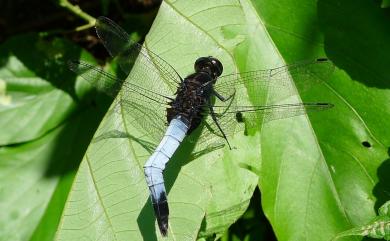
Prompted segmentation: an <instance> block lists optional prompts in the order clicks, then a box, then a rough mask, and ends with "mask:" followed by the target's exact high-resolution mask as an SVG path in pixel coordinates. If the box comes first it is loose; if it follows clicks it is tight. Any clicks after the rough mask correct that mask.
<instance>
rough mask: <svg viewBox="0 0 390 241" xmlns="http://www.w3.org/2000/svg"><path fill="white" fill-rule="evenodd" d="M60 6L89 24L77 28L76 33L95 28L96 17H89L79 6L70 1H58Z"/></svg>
mask: <svg viewBox="0 0 390 241" xmlns="http://www.w3.org/2000/svg"><path fill="white" fill-rule="evenodd" d="M58 4H59V5H60V6H61V7H64V8H66V9H68V10H69V11H71V12H72V13H74V14H75V15H77V16H79V17H80V18H82V19H84V20H85V21H87V22H88V23H87V24H85V25H82V26H79V27H77V28H76V29H75V30H76V31H82V30H85V29H88V28H91V27H93V26H95V21H96V19H95V18H94V17H92V16H91V15H89V14H88V13H86V12H84V11H83V10H81V8H80V7H79V6H78V5H73V4H71V3H70V2H69V1H68V0H58Z"/></svg>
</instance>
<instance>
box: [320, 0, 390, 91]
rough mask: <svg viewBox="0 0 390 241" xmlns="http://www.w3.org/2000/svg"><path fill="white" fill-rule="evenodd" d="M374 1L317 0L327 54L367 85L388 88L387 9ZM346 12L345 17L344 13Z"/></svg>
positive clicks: (389, 86)
mask: <svg viewBox="0 0 390 241" xmlns="http://www.w3.org/2000/svg"><path fill="white" fill-rule="evenodd" d="M379 4H380V3H378V2H377V1H354V0H319V1H318V3H317V11H318V18H319V23H320V27H321V29H322V31H323V33H324V45H325V52H326V54H327V56H328V57H329V58H330V59H331V60H332V62H333V63H334V64H335V65H336V66H337V67H339V68H341V69H343V70H345V71H346V72H347V73H348V75H349V76H350V77H351V78H352V79H354V80H357V81H359V82H362V83H363V84H365V85H366V86H370V87H377V88H386V89H388V88H390V68H389V66H388V63H389V62H390V45H389V44H388V43H389V42H390V32H389V31H388V23H389V20H390V14H389V13H390V10H389V9H382V8H380V6H379ZM346 16H348V17H346Z"/></svg>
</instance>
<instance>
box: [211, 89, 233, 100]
mask: <svg viewBox="0 0 390 241" xmlns="http://www.w3.org/2000/svg"><path fill="white" fill-rule="evenodd" d="M213 93H214V95H215V96H216V97H217V98H218V99H219V100H220V101H222V102H225V101H228V100H230V99H231V98H232V97H233V96H234V93H233V94H231V95H230V96H229V97H227V98H226V97H223V96H222V95H221V94H220V93H218V92H217V91H215V90H213Z"/></svg>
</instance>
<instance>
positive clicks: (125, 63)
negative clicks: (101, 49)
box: [96, 17, 182, 91]
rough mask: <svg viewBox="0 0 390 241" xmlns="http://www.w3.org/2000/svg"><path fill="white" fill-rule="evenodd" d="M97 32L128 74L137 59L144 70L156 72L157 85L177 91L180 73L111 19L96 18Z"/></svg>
mask: <svg viewBox="0 0 390 241" xmlns="http://www.w3.org/2000/svg"><path fill="white" fill-rule="evenodd" d="M96 33H97V35H98V36H99V38H100V39H101V40H102V42H103V45H104V46H105V47H106V49H107V50H108V52H109V53H110V55H111V56H112V57H114V58H115V59H116V60H117V62H118V64H119V66H120V67H121V69H122V70H123V71H124V73H125V74H126V75H128V74H129V73H130V71H131V69H132V66H133V65H134V61H135V60H136V59H137V61H139V63H140V64H141V66H142V68H143V71H146V72H150V71H151V72H154V73H155V75H156V76H157V78H158V79H156V81H155V82H157V83H155V84H156V85H160V84H165V85H168V86H169V88H170V90H171V91H175V90H176V89H177V86H178V84H179V83H180V82H181V81H182V78H181V77H180V75H179V74H178V73H177V72H176V70H175V69H174V68H173V67H172V66H171V65H170V64H168V63H167V62H166V61H164V60H163V59H162V58H160V57H159V56H158V55H157V54H155V53H153V52H152V51H150V50H148V49H146V48H145V47H143V46H142V45H140V44H138V43H136V42H134V41H132V40H131V39H130V36H129V35H128V34H127V33H126V32H125V31H124V30H123V29H122V28H121V27H119V26H118V25H117V24H116V23H114V22H113V21H111V20H110V19H108V18H106V17H99V18H98V19H97V20H96ZM137 56H138V58H137Z"/></svg>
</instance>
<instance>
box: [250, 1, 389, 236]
mask: <svg viewBox="0 0 390 241" xmlns="http://www.w3.org/2000/svg"><path fill="white" fill-rule="evenodd" d="M282 6H283V7H282ZM256 9H257V11H258V13H259V16H260V17H261V20H262V22H263V23H264V25H265V26H266V29H267V32H268V33H269V36H270V37H271V38H272V41H273V42H274V45H275V47H276V48H277V49H278V52H279V54H280V55H281V56H283V58H285V59H286V61H288V62H291V61H293V60H294V59H295V58H306V57H308V56H311V55H321V54H322V52H323V51H324V49H325V53H326V54H327V56H328V57H330V59H331V60H332V61H333V62H334V63H335V64H336V66H337V67H339V68H341V69H342V70H339V71H337V72H336V73H335V75H334V77H333V78H332V79H331V80H330V81H329V82H328V83H327V84H326V85H324V86H322V87H321V88H319V89H317V88H315V89H313V90H312V91H310V92H308V93H305V94H304V95H301V97H302V99H303V100H304V101H312V100H315V99H317V100H318V99H321V100H326V101H329V102H331V103H333V104H334V105H335V108H334V109H333V110H331V111H328V112H327V113H326V114H325V113H324V115H322V113H321V115H317V114H316V115H310V116H309V119H308V120H309V121H310V124H309V123H308V124H309V125H308V126H307V127H304V125H303V123H300V124H299V125H297V124H294V125H292V127H291V126H290V127H286V126H284V127H283V126H278V124H277V123H275V128H271V127H270V128H267V129H265V130H264V131H263V132H262V134H263V137H264V138H263V139H262V150H264V151H263V152H262V156H263V162H262V169H261V171H262V172H261V178H260V188H261V191H262V193H263V208H264V211H265V213H266V216H267V217H268V218H269V220H270V222H271V224H272V226H273V228H274V231H275V233H276V235H277V237H278V240H330V239H331V238H332V237H334V235H335V234H337V233H339V232H341V231H343V230H346V229H349V228H352V227H354V226H360V225H363V224H365V223H367V222H368V221H370V220H371V219H372V218H373V217H375V212H374V210H375V209H374V206H378V205H381V204H382V203H384V201H385V200H387V199H389V189H390V186H389V182H388V178H387V177H386V176H388V173H389V171H390V169H389V165H388V162H389V161H388V154H387V149H388V147H389V146H390V138H389V136H390V129H389V122H387V121H384V120H386V119H388V118H389V117H390V109H389V106H388V103H389V101H390V91H389V87H390V85H389V83H390V82H389V76H390V69H389V68H388V64H387V63H389V61H390V57H389V56H390V55H389V53H390V48H389V46H388V45H387V44H385V43H387V42H389V41H390V33H389V31H388V25H387V22H388V20H387V17H385V16H384V15H383V14H382V12H381V11H382V10H380V9H379V8H378V7H377V6H376V5H375V3H374V2H370V1H350V0H347V1H338V0H331V1H328V0H324V1H322V0H320V1H318V2H317V3H316V2H315V1H310V2H307V1H299V2H297V1H290V0H284V1H277V2H275V1H259V2H258V4H256ZM286 19H288V21H286ZM272 124H274V123H272ZM270 126H271V125H270ZM303 129H305V130H306V131H304V130H303ZM343 240H344V239H343ZM345 240H350V239H345ZM351 240H355V239H351Z"/></svg>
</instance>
